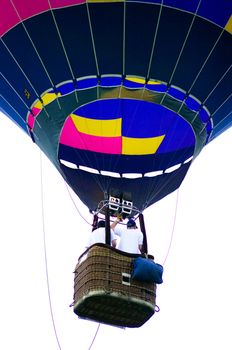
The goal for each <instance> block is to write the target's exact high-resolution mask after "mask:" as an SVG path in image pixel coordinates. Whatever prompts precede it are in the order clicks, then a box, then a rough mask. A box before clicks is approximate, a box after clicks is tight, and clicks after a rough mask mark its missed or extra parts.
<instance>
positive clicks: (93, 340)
mask: <svg viewBox="0 0 232 350" xmlns="http://www.w3.org/2000/svg"><path fill="white" fill-rule="evenodd" d="M100 325H101V324H100V323H99V324H98V326H97V330H96V332H95V335H94V337H93V340H92V342H91V344H90V346H89V348H88V350H90V349H91V348H92V346H93V343H94V342H95V339H96V337H97V334H98V331H99V328H100Z"/></svg>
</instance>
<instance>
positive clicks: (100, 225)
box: [97, 220, 106, 228]
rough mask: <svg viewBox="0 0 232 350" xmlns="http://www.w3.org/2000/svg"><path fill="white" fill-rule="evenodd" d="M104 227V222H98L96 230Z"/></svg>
mask: <svg viewBox="0 0 232 350" xmlns="http://www.w3.org/2000/svg"><path fill="white" fill-rule="evenodd" d="M105 226H106V223H105V221H104V220H100V221H98V223H97V228H99V227H105Z"/></svg>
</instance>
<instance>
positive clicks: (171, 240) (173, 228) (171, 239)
mask: <svg viewBox="0 0 232 350" xmlns="http://www.w3.org/2000/svg"><path fill="white" fill-rule="evenodd" d="M178 202H179V188H178V190H177V192H176V206H175V212H174V218H173V225H172V232H171V237H170V242H169V246H168V250H167V253H166V255H165V258H164V261H163V264H162V265H163V266H164V265H165V263H166V260H167V258H168V255H169V253H170V250H171V246H172V242H173V236H174V231H175V226H176V218H177V208H178Z"/></svg>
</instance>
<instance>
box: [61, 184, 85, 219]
mask: <svg viewBox="0 0 232 350" xmlns="http://www.w3.org/2000/svg"><path fill="white" fill-rule="evenodd" d="M64 183H65V186H66V188H67V191H68V194H69V197H70V198H71V201H72V202H73V205H74V207H75V208H76V211H77V212H78V214H79V215H80V217H81V218H82V219H83V220H84V221H85V222H86V223H87V224H88V225H90V226H92V224H91V223H90V222H88V221H87V220H86V218H85V217H84V216H83V215H82V214H81V212H80V210H79V209H78V207H77V205H76V203H75V201H74V199H73V197H72V195H71V192H70V189H69V187H68V185H67V183H66V182H65V181H64Z"/></svg>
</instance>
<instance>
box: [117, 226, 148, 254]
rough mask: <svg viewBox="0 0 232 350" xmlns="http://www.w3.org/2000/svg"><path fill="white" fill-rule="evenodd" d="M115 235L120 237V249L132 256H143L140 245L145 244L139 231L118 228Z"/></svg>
mask: <svg viewBox="0 0 232 350" xmlns="http://www.w3.org/2000/svg"><path fill="white" fill-rule="evenodd" d="M114 233H115V234H116V235H117V236H119V237H120V242H119V245H118V247H117V248H118V249H120V250H122V251H124V252H127V253H131V254H141V252H140V250H139V245H140V244H141V245H142V244H143V234H142V232H141V231H140V230H139V229H133V228H130V229H128V228H124V227H119V226H117V227H115V229H114Z"/></svg>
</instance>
